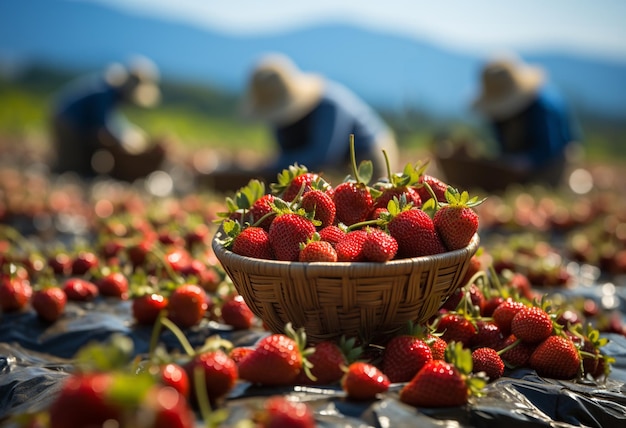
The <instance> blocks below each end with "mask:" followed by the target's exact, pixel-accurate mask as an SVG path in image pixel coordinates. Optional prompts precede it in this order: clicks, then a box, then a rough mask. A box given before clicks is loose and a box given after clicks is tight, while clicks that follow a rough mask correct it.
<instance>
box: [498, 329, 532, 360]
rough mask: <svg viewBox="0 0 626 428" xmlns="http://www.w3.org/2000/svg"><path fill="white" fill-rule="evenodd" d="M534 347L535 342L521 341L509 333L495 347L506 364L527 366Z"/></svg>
mask: <svg viewBox="0 0 626 428" xmlns="http://www.w3.org/2000/svg"><path fill="white" fill-rule="evenodd" d="M535 348H536V345H535V344H532V343H527V342H522V341H521V340H519V339H518V338H517V337H515V335H514V334H511V335H509V336H507V337H506V338H505V339H504V340H503V341H502V343H501V344H500V345H498V346H497V347H496V350H497V351H498V354H500V356H501V357H502V360H503V361H504V362H505V363H506V365H507V366H510V367H528V361H529V360H530V356H531V355H532V353H533V352H534V350H535Z"/></svg>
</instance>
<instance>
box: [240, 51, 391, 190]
mask: <svg viewBox="0 0 626 428" xmlns="http://www.w3.org/2000/svg"><path fill="white" fill-rule="evenodd" d="M242 108H243V112H244V114H245V115H247V116H248V117H250V118H254V119H260V120H264V121H266V122H267V123H268V124H269V125H270V126H271V127H272V130H273V132H274V136H275V139H276V143H277V146H278V148H279V153H278V156H277V157H276V159H275V160H274V162H272V163H271V164H270V165H268V166H267V167H266V169H265V170H266V171H267V172H268V175H269V176H271V175H273V176H274V178H275V177H276V173H278V172H280V171H281V170H282V169H284V168H287V167H289V166H290V165H292V164H294V163H298V164H300V165H305V166H306V167H307V168H308V169H309V171H313V172H317V173H327V174H331V175H332V174H335V175H340V176H341V177H344V176H345V175H347V174H349V173H351V169H350V135H351V134H353V135H354V144H355V156H356V160H357V164H359V163H360V162H361V161H362V160H371V161H372V163H373V166H374V174H373V178H374V179H378V178H384V177H387V169H386V164H385V158H384V155H383V150H384V151H385V152H386V154H387V157H388V159H389V162H390V166H391V168H392V171H395V170H396V168H397V164H396V163H397V145H396V141H395V138H394V136H393V133H392V132H391V130H390V129H389V128H388V127H387V125H386V124H385V123H384V122H383V120H382V119H381V118H380V116H379V115H378V114H377V113H376V112H375V111H374V110H373V109H372V108H371V107H370V106H369V105H367V104H366V103H365V102H364V101H363V100H362V99H360V98H359V97H358V96H356V95H355V94H354V93H353V92H351V91H350V90H349V89H347V88H346V87H344V86H343V85H340V84H339V83H337V82H333V81H330V80H328V79H325V78H323V77H322V76H320V75H318V74H314V73H305V72H303V71H301V70H300V69H298V67H297V66H296V65H295V64H294V63H293V62H292V61H291V59H290V58H288V57H286V56H284V55H282V54H269V55H267V56H265V57H263V58H262V59H261V60H260V61H259V62H258V63H257V64H256V66H255V67H254V68H253V70H252V73H251V76H250V78H249V82H248V87H247V93H246V96H245V98H244V102H243V106H242Z"/></svg>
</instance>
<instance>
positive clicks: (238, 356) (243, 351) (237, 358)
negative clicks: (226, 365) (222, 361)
mask: <svg viewBox="0 0 626 428" xmlns="http://www.w3.org/2000/svg"><path fill="white" fill-rule="evenodd" d="M253 352H254V348H249V347H247V346H235V347H234V348H233V349H231V350H230V352H229V353H228V356H229V357H230V358H232V360H233V361H234V362H235V364H237V367H239V363H240V362H241V361H242V360H243V359H244V358H246V357H247V356H248V355H250V354H251V353H253Z"/></svg>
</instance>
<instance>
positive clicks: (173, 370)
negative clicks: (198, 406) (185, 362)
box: [158, 363, 191, 398]
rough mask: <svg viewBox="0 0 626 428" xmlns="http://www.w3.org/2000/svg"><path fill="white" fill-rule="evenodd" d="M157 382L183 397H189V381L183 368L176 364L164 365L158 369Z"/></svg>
mask: <svg viewBox="0 0 626 428" xmlns="http://www.w3.org/2000/svg"><path fill="white" fill-rule="evenodd" d="M158 380H159V382H161V383H162V384H163V385H166V386H170V387H172V388H174V389H175V390H176V391H178V393H179V394H181V395H182V396H183V397H186V398H189V397H190V395H189V394H190V391H191V389H190V380H189V375H188V374H187V372H186V371H185V368H184V367H183V366H181V365H179V364H176V363H164V364H162V365H161V366H160V367H159V377H158Z"/></svg>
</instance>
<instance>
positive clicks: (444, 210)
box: [433, 187, 482, 251]
mask: <svg viewBox="0 0 626 428" xmlns="http://www.w3.org/2000/svg"><path fill="white" fill-rule="evenodd" d="M446 201H447V204H445V205H442V206H440V207H439V209H437V211H436V213H435V216H434V217H433V223H434V224H435V230H436V231H437V234H438V235H439V237H440V238H441V240H442V241H443V243H444V244H445V246H446V248H447V249H448V250H449V251H452V250H458V249H461V248H465V247H467V245H469V243H470V241H471V240H472V238H473V237H474V235H475V234H476V232H477V231H478V223H479V219H478V214H477V213H476V211H474V209H473V207H475V206H477V205H479V204H480V203H482V201H478V199H477V198H476V197H474V198H472V199H470V197H469V194H468V193H467V192H466V191H464V192H463V193H459V191H458V190H457V189H454V188H452V187H448V189H447V190H446Z"/></svg>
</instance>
